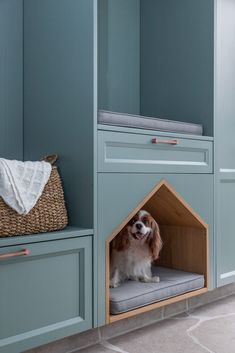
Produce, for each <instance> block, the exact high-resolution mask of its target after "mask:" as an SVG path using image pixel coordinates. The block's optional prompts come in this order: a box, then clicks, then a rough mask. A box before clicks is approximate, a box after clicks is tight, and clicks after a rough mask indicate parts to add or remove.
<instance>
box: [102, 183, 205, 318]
mask: <svg viewBox="0 0 235 353" xmlns="http://www.w3.org/2000/svg"><path fill="white" fill-rule="evenodd" d="M143 207H144V209H145V210H147V211H149V212H150V213H151V214H152V216H153V217H154V218H155V219H156V221H157V222H158V224H159V226H160V231H161V236H162V238H163V243H164V244H165V247H163V249H162V252H161V254H160V259H159V260H158V261H157V263H158V265H161V266H165V267H169V268H174V269H178V270H182V271H188V272H195V273H199V274H203V275H204V278H205V287H204V288H202V289H199V290H195V291H192V292H189V293H186V294H182V295H178V296H175V297H172V298H169V299H167V300H163V301H160V302H156V303H154V304H150V305H146V306H143V307H141V308H138V309H134V310H131V311H128V312H125V313H121V314H118V315H111V314H110V297H109V277H110V242H111V241H112V240H113V239H114V238H115V237H116V236H117V234H118V233H119V232H120V231H121V230H122V229H123V227H125V225H126V224H127V223H128V222H129V221H130V219H131V218H132V217H133V216H134V215H135V214H136V213H137V212H138V211H139V210H140V209H142V208H143ZM105 251H106V323H107V324H109V323H112V322H116V321H118V320H122V319H124V318H128V317H131V316H135V315H137V314H141V313H144V312H147V311H150V310H153V309H156V308H159V307H162V306H164V305H168V304H172V303H175V302H178V301H180V300H183V299H187V298H191V297H193V296H196V295H200V294H202V293H205V292H207V291H208V271H209V270H208V258H209V254H208V251H209V246H208V225H207V224H206V223H205V222H204V221H203V220H202V219H201V217H200V216H199V215H198V214H197V213H196V212H195V211H194V210H193V209H192V208H191V207H190V206H189V205H188V204H187V203H186V202H185V200H184V199H183V198H182V197H181V196H180V195H179V194H178V193H177V192H176V191H175V190H174V189H173V188H172V187H171V186H170V185H169V184H168V183H167V182H166V181H165V180H162V181H161V182H160V183H159V184H157V185H156V186H155V187H154V188H153V190H152V191H151V192H150V193H149V194H148V195H147V196H146V197H145V198H144V199H143V200H142V201H141V202H140V203H139V204H138V205H137V207H136V208H135V209H134V210H133V211H132V212H131V213H130V214H129V215H128V216H127V217H126V218H125V220H124V221H123V222H122V223H121V224H120V225H119V226H118V227H117V228H116V229H115V230H114V231H113V233H112V234H111V235H110V237H108V238H107V239H106V249H105Z"/></svg>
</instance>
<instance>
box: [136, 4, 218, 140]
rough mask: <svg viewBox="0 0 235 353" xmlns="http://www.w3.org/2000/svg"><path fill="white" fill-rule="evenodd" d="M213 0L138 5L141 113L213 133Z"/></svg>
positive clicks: (207, 133)
mask: <svg viewBox="0 0 235 353" xmlns="http://www.w3.org/2000/svg"><path fill="white" fill-rule="evenodd" d="M213 7H214V1H213V0H180V1H174V0H142V1H141V114H142V115H147V116H149V115H150V116H159V117H163V118H169V119H173V120H180V121H187V122H192V123H199V124H203V127H204V134H205V135H208V136H212V134H213V75H214V73H213V60H214V58H213V56H214V43H213V35H214V28H213V22H214V8H213Z"/></svg>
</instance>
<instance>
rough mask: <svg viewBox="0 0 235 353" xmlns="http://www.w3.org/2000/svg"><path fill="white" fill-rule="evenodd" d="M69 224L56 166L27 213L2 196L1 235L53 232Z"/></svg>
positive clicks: (0, 209) (0, 206)
mask: <svg viewBox="0 0 235 353" xmlns="http://www.w3.org/2000/svg"><path fill="white" fill-rule="evenodd" d="M67 224H68V216H67V211H66V207H65V201H64V193H63V188H62V183H61V179H60V176H59V173H58V170H57V168H56V167H55V166H53V167H52V171H51V175H50V178H49V180H48V183H47V184H46V186H45V188H44V190H43V193H42V195H41V197H40V198H39V200H38V202H37V204H36V205H35V206H34V208H33V209H32V210H31V211H30V212H29V213H28V214H27V215H19V214H18V213H17V212H16V211H15V210H13V209H12V208H10V207H9V206H8V205H7V204H6V203H5V202H4V201H3V199H2V198H1V197H0V237H6V236H13V235H26V234H35V233H45V232H51V231H55V230H61V229H63V228H65V227H66V226H67Z"/></svg>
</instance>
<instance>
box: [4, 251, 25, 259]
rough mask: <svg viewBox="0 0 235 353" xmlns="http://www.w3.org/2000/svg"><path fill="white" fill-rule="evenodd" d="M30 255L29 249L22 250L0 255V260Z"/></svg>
mask: <svg viewBox="0 0 235 353" xmlns="http://www.w3.org/2000/svg"><path fill="white" fill-rule="evenodd" d="M29 254H30V250H29V249H23V250H19V251H16V252H9V253H5V254H0V260H5V259H10V258H11V257H19V256H27V255H29Z"/></svg>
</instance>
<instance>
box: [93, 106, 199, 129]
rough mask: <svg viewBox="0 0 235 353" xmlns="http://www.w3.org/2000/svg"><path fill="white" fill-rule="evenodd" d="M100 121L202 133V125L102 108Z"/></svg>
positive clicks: (100, 122)
mask: <svg viewBox="0 0 235 353" xmlns="http://www.w3.org/2000/svg"><path fill="white" fill-rule="evenodd" d="M98 123H99V124H105V125H115V126H124V127H133V128H139V129H147V130H158V131H166V132H177V133H183V134H193V135H202V133H203V128H202V125H199V124H192V123H185V122H180V121H173V120H167V119H159V118H149V117H144V116H140V115H131V114H122V113H114V112H109V111H105V110H100V111H99V113H98Z"/></svg>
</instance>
